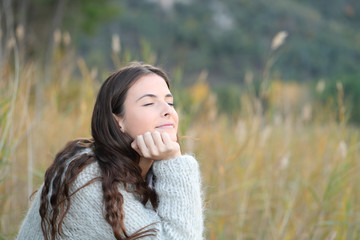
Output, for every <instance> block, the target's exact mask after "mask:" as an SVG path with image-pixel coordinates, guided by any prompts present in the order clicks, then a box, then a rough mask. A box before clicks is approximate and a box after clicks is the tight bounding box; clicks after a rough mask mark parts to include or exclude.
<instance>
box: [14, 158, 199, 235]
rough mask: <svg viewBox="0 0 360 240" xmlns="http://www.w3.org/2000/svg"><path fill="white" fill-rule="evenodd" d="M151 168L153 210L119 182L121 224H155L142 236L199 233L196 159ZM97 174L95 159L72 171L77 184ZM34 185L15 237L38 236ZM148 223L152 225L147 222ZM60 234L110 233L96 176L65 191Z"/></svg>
mask: <svg viewBox="0 0 360 240" xmlns="http://www.w3.org/2000/svg"><path fill="white" fill-rule="evenodd" d="M153 171H154V174H155V175H156V177H157V180H156V183H155V189H156V192H157V193H158V196H159V206H158V209H157V211H154V210H153V209H152V208H151V206H149V205H147V206H144V205H143V204H142V203H141V202H140V201H139V200H138V199H137V198H136V196H135V195H134V194H132V193H129V192H127V191H125V190H124V189H123V187H119V190H120V192H121V194H122V195H123V197H124V204H123V210H124V213H125V218H124V224H125V228H126V229H127V232H128V233H129V234H132V233H134V232H136V231H137V230H139V229H141V228H143V227H146V226H148V228H155V229H156V230H157V235H156V237H148V238H144V239H158V240H164V239H182V240H183V239H191V240H198V239H203V238H202V232H203V216H202V201H201V191H200V188H201V186H200V175H199V167H198V163H197V161H196V160H195V159H194V158H193V157H191V156H187V155H185V156H180V157H177V158H173V159H169V160H163V161H156V162H154V164H153ZM98 175H99V167H98V165H97V163H94V164H90V165H89V166H88V167H86V168H85V169H84V170H83V171H82V172H81V173H80V174H79V176H78V177H77V179H76V181H75V182H74V186H73V187H74V188H73V189H77V188H79V187H81V186H83V185H84V184H85V183H87V182H88V181H89V180H91V179H93V178H94V177H97V176H98ZM39 193H41V189H40V190H39V192H38V194H37V196H36V198H35V200H34V202H33V204H32V206H31V208H30V209H29V212H28V214H27V216H26V218H25V220H24V222H23V224H22V226H21V228H20V231H19V235H18V239H19V240H21V239H43V237H42V232H41V227H40V216H39V205H40V204H39V200H40V199H39V196H38V195H39ZM151 224H153V225H151ZM62 228H63V231H64V236H62V237H60V238H59V239H80V240H81V239H115V237H114V235H113V232H112V229H111V227H110V225H109V224H108V223H107V222H106V220H105V218H104V206H103V201H102V187H101V182H99V181H96V182H93V183H91V184H90V185H88V186H86V187H84V188H82V189H81V190H79V191H78V192H77V193H75V194H74V195H73V196H72V197H71V207H70V210H69V212H68V214H67V215H66V217H65V219H64V222H63V226H62Z"/></svg>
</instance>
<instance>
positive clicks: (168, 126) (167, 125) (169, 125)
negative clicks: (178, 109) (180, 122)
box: [156, 123, 174, 129]
mask: <svg viewBox="0 0 360 240" xmlns="http://www.w3.org/2000/svg"><path fill="white" fill-rule="evenodd" d="M156 128H159V129H172V128H174V124H173V123H165V124H162V125H159V126H157V127H156Z"/></svg>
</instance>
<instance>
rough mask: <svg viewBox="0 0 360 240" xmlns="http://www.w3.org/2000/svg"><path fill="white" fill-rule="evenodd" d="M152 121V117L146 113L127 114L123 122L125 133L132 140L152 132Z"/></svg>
mask: <svg viewBox="0 0 360 240" xmlns="http://www.w3.org/2000/svg"><path fill="white" fill-rule="evenodd" d="M153 128H154V121H153V118H152V115H151V114H149V113H148V112H146V111H139V112H133V113H132V114H129V115H128V116H127V118H126V122H125V132H127V133H128V134H129V135H130V136H131V137H132V138H135V137H136V136H137V135H140V134H144V133H145V132H147V131H153V130H154V129H153Z"/></svg>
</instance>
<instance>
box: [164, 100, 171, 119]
mask: <svg viewBox="0 0 360 240" xmlns="http://www.w3.org/2000/svg"><path fill="white" fill-rule="evenodd" d="M172 111H173V109H172V107H171V106H170V105H169V104H168V103H167V102H165V103H164V108H163V110H162V113H161V116H162V117H170V116H171V114H172Z"/></svg>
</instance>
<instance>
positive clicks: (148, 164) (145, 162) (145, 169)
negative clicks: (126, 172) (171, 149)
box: [139, 157, 154, 180]
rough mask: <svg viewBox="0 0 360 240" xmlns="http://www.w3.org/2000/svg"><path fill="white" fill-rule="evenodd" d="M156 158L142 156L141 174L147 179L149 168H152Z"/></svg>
mask: <svg viewBox="0 0 360 240" xmlns="http://www.w3.org/2000/svg"><path fill="white" fill-rule="evenodd" d="M153 162H154V160H152V159H148V158H143V157H141V158H140V162H139V166H140V168H141V176H142V178H143V179H144V180H145V179H146V174H147V173H148V171H149V169H150V168H151V166H152V164H153Z"/></svg>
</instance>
